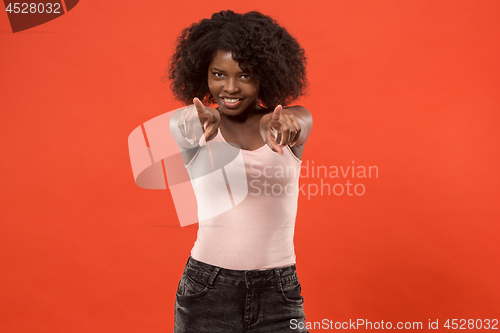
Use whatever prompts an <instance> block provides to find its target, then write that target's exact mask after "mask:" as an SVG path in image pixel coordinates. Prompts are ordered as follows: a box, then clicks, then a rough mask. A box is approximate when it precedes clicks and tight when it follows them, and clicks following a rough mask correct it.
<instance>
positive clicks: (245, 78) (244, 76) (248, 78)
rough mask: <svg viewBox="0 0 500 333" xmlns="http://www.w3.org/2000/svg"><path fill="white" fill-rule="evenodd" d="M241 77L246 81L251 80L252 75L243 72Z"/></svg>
mask: <svg viewBox="0 0 500 333" xmlns="http://www.w3.org/2000/svg"><path fill="white" fill-rule="evenodd" d="M240 78H241V79H242V80H244V81H248V80H250V79H251V78H252V77H251V76H250V75H248V74H243V75H241V76H240Z"/></svg>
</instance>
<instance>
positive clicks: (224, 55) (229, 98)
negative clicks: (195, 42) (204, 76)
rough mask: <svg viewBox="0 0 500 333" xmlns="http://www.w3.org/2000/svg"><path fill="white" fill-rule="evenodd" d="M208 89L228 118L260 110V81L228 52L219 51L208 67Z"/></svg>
mask: <svg viewBox="0 0 500 333" xmlns="http://www.w3.org/2000/svg"><path fill="white" fill-rule="evenodd" d="M208 88H209V89H210V93H211V94H212V96H213V97H214V98H215V101H216V102H217V104H218V105H219V110H220V111H221V112H222V113H223V114H225V115H227V116H237V115H240V114H242V113H244V112H247V113H251V112H253V111H255V110H256V109H257V108H258V104H257V102H258V99H259V80H258V79H257V78H255V77H253V76H252V74H251V73H250V72H245V71H243V70H242V69H241V68H240V66H239V64H238V62H237V61H235V60H234V59H233V55H232V53H231V52H228V51H220V50H219V51H217V52H216V53H215V56H214V58H213V60H212V62H211V63H210V65H209V66H208Z"/></svg>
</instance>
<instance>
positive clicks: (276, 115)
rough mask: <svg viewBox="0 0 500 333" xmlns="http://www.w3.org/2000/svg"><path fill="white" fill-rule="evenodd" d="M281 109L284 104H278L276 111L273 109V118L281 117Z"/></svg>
mask: <svg viewBox="0 0 500 333" xmlns="http://www.w3.org/2000/svg"><path fill="white" fill-rule="evenodd" d="M281 109H282V106H281V105H278V106H277V107H276V108H275V109H274V111H273V116H272V118H271V120H279V119H280V114H281Z"/></svg>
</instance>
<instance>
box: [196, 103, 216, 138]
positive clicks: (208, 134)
mask: <svg viewBox="0 0 500 333" xmlns="http://www.w3.org/2000/svg"><path fill="white" fill-rule="evenodd" d="M193 103H194V105H195V107H196V111H197V112H198V118H199V119H200V124H201V128H202V129H203V132H204V133H203V135H202V136H201V138H200V141H199V142H200V146H203V145H204V144H205V142H206V141H210V140H212V139H213V138H215V137H216V136H217V132H218V130H219V126H220V113H219V111H218V110H217V109H214V108H211V107H208V106H205V105H203V103H202V102H201V101H200V100H199V99H198V98H197V97H195V98H194V99H193Z"/></svg>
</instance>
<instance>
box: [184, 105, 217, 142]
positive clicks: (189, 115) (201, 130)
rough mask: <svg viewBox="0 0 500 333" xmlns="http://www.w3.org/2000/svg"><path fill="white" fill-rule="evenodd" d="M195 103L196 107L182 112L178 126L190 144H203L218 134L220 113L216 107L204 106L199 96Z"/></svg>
mask: <svg viewBox="0 0 500 333" xmlns="http://www.w3.org/2000/svg"><path fill="white" fill-rule="evenodd" d="M193 103H194V106H195V108H186V109H184V111H183V112H182V113H181V114H180V116H179V118H178V121H177V128H178V129H179V133H180V135H181V137H182V138H184V139H185V140H186V141H187V142H188V143H189V145H191V146H192V145H195V144H199V145H200V146H202V145H204V144H205V142H206V141H210V140H212V139H213V138H214V137H215V136H216V135H217V130H218V128H219V124H220V114H219V111H217V110H216V109H214V108H211V107H208V106H204V105H203V103H202V102H201V101H200V100H199V99H198V98H194V99H193ZM198 124H200V125H201V126H199V125H198ZM197 141H198V142H197Z"/></svg>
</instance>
